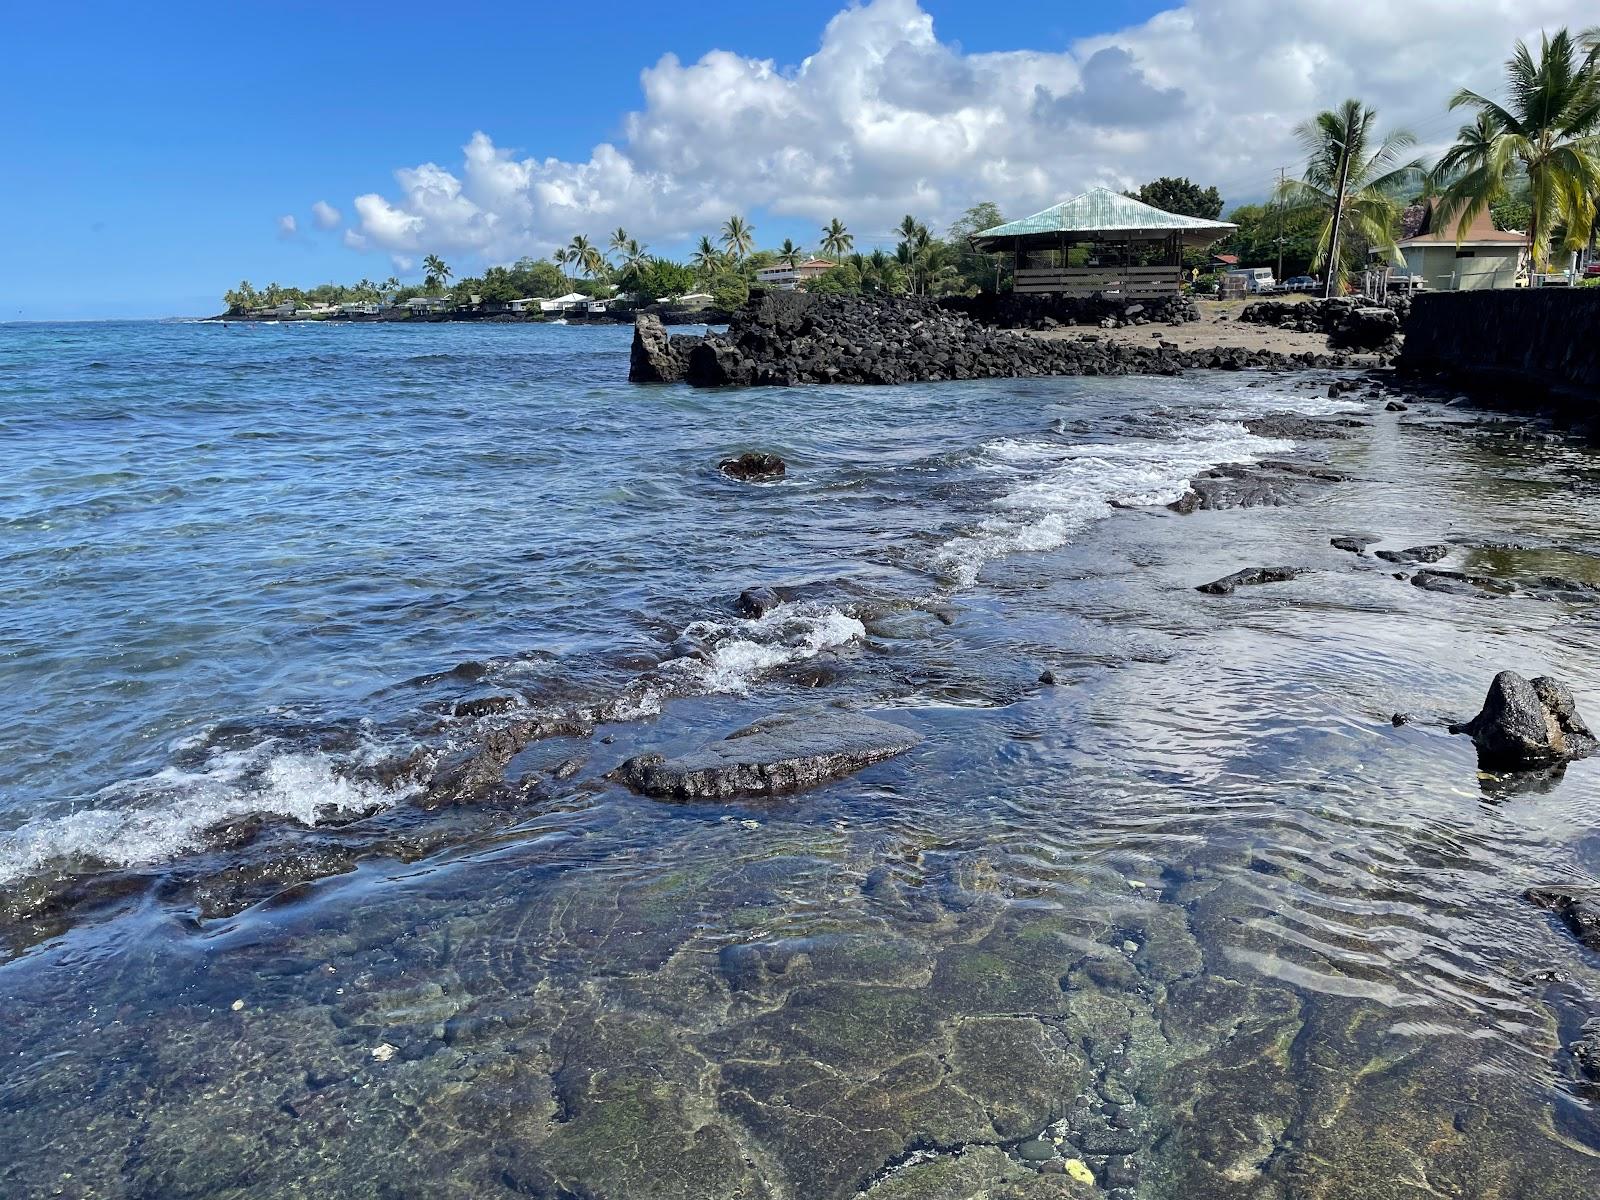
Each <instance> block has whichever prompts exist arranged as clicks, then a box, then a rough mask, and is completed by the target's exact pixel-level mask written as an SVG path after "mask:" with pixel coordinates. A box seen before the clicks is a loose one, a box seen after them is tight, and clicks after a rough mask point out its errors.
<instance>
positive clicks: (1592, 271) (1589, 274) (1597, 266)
mask: <svg viewBox="0 0 1600 1200" xmlns="http://www.w3.org/2000/svg"><path fill="white" fill-rule="evenodd" d="M1583 277H1584V278H1585V279H1600V262H1592V263H1590V264H1589V265H1588V266H1587V267H1585V268H1584V269H1583Z"/></svg>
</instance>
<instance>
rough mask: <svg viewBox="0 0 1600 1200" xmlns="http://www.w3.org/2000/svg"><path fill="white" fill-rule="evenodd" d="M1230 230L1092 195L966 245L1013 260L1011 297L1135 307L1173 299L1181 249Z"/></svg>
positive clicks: (1101, 193) (1116, 195) (1100, 192)
mask: <svg viewBox="0 0 1600 1200" xmlns="http://www.w3.org/2000/svg"><path fill="white" fill-rule="evenodd" d="M1236 228H1238V226H1236V225H1230V224H1228V223H1227V222H1226V221H1206V220H1202V219H1201V218H1199V217H1184V216H1179V215H1178V214H1177V213H1169V212H1164V211H1162V210H1161V209H1159V208H1156V207H1155V206H1153V205H1150V204H1145V203H1144V202H1142V201H1139V200H1135V199H1133V198H1132V197H1131V196H1124V195H1122V194H1121V193H1120V192H1113V191H1112V190H1111V189H1109V188H1092V189H1091V190H1089V191H1087V192H1084V193H1083V194H1082V195H1081V196H1074V197H1073V198H1072V199H1070V200H1063V201H1062V202H1061V203H1060V204H1056V205H1053V206H1052V207H1050V208H1047V209H1045V210H1044V211H1043V212H1036V213H1034V214H1033V216H1031V217H1023V218H1022V219H1021V220H1020V221H1007V222H1006V223H1005V224H1004V225H996V226H995V227H994V228H993V229H985V230H982V231H981V232H979V233H975V234H973V235H972V239H971V240H972V246H973V248H974V249H975V250H981V251H983V252H984V253H986V254H1010V255H1012V256H1013V262H1014V264H1015V268H1016V275H1015V283H1014V284H1013V289H1012V290H1013V291H1016V292H1019V293H1032V294H1035V295H1046V294H1052V293H1053V294H1055V295H1061V296H1093V295H1095V294H1096V293H1103V294H1105V295H1109V296H1122V297H1124V298H1125V299H1129V300H1134V299H1146V298H1150V297H1158V296H1176V295H1177V294H1178V292H1179V289H1180V284H1181V282H1182V279H1183V250H1184V247H1186V246H1188V247H1200V246H1209V245H1211V243H1212V242H1215V241H1216V240H1217V239H1218V238H1220V237H1223V236H1225V235H1226V234H1228V233H1229V232H1231V231H1232V230H1234V229H1236Z"/></svg>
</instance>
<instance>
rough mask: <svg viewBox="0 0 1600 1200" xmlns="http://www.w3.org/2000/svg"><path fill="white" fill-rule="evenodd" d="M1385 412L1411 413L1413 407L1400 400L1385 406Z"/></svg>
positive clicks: (1392, 401)
mask: <svg viewBox="0 0 1600 1200" xmlns="http://www.w3.org/2000/svg"><path fill="white" fill-rule="evenodd" d="M1383 408H1384V411H1385V412H1410V411H1411V406H1410V405H1409V404H1405V403H1403V402H1401V401H1399V400H1391V401H1389V403H1387V404H1385V405H1384V406H1383Z"/></svg>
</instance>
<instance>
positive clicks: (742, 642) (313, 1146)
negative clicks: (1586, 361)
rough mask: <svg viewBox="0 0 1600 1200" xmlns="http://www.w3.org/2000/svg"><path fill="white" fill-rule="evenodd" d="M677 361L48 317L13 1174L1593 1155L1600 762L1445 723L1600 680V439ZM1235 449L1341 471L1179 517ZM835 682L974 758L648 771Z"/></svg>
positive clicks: (1039, 1180) (1371, 410)
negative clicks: (639, 366)
mask: <svg viewBox="0 0 1600 1200" xmlns="http://www.w3.org/2000/svg"><path fill="white" fill-rule="evenodd" d="M630 336H631V331H630V330H627V329H582V328H530V327H520V326H513V327H490V328H479V327H472V326H430V327H427V328H421V329H414V330H413V329H406V328H404V327H403V326H395V327H389V326H384V327H353V328H342V329H341V328H318V327H315V326H310V325H298V326H295V325H286V326H260V327H257V328H254V329H249V330H245V329H238V328H232V327H226V328H225V327H221V326H216V325H206V326H196V325H152V324H129V325H121V326H31V327H18V326H8V327H0V441H3V442H4V444H5V447H6V451H7V454H6V461H7V469H6V471H5V472H4V473H3V475H0V533H3V536H0V684H3V686H4V694H5V696H6V697H7V720H6V721H5V722H4V723H3V725H0V749H3V750H4V753H3V754H0V901H3V903H4V904H6V905H10V908H8V909H7V911H9V912H10V913H11V914H12V917H13V919H11V920H9V922H7V923H0V944H3V948H4V951H5V958H4V961H3V962H0V1000H3V1003H0V1022H3V1024H4V1031H5V1034H6V1037H5V1045H6V1050H5V1052H4V1059H3V1063H4V1069H3V1071H0V1116H3V1120H0V1194H3V1195H6V1196H11V1195H17V1196H34V1195H40V1196H48V1195H58V1196H81V1197H90V1196H96V1197H100V1196H137V1197H158V1196H159V1197H202V1196H204V1197H224V1196H225V1197H235V1196H239V1197H242V1196H252V1197H253V1196H295V1195H348V1196H363V1197H368V1196H370V1197H385V1198H387V1197H402V1196H419V1197H420V1196H429V1197H435V1196H445V1197H448V1196H462V1197H467V1196H471V1197H484V1196H507V1197H511V1196H540V1197H548V1198H550V1200H557V1198H560V1200H568V1198H572V1197H584V1198H590V1197H596V1198H599V1197H606V1198H610V1197H616V1198H621V1197H628V1198H630V1200H632V1198H635V1197H642V1196H652V1197H684V1198H685V1200H687V1198H690V1197H694V1198H703V1197H743V1198H745V1200H753V1198H756V1197H766V1198H771V1200H790V1198H794V1200H798V1198H802V1197H803V1198H807V1200H810V1198H812V1197H822V1198H831V1197H840V1198H849V1197H856V1196H859V1195H865V1196H868V1197H874V1198H876V1200H882V1198H884V1197H892V1198H896V1200H909V1198H911V1197H951V1198H960V1197H971V1196H978V1195H988V1196H993V1197H1003V1196H1013V1197H1035V1196H1075V1195H1076V1196H1094V1195H1105V1196H1112V1197H1118V1198H1119V1200H1128V1198H1130V1197H1180V1196H1181V1197H1200V1196H1205V1197H1209V1196H1222V1197H1233V1196H1238V1197H1252V1198H1253V1197H1285V1198H1287V1197H1297V1198H1298V1197H1362V1198H1370V1197H1387V1196H1393V1197H1401V1196H1405V1197H1413V1196H1416V1195H1419V1194H1428V1193H1434V1194H1441V1195H1455V1196H1495V1197H1506V1198H1510V1197H1519V1198H1520V1197H1572V1196H1579V1195H1589V1194H1592V1193H1593V1192H1594V1191H1595V1190H1596V1187H1597V1186H1600V1116H1597V1110H1596V1105H1597V1102H1600V1086H1597V1084H1596V1083H1595V1082H1594V1081H1592V1080H1590V1079H1588V1078H1587V1077H1586V1075H1585V1074H1584V1068H1583V1060H1582V1059H1581V1057H1580V1056H1579V1055H1578V1054H1576V1053H1575V1052H1573V1051H1572V1050H1570V1049H1569V1046H1571V1045H1573V1044H1574V1043H1576V1042H1578V1040H1579V1039H1580V1038H1581V1037H1582V1036H1583V1031H1584V1026H1585V1023H1586V1022H1588V1021H1589V1020H1590V1019H1591V1018H1593V1017H1596V1016H1600V955H1597V953H1596V951H1594V950H1592V949H1589V948H1587V947H1585V946H1584V945H1583V944H1582V942H1580V941H1579V940H1578V939H1577V938H1576V937H1575V936H1574V935H1573V933H1572V931H1571V929H1569V928H1568V927H1567V926H1566V925H1565V924H1563V922H1562V920H1561V919H1560V918H1559V917H1558V916H1557V915H1556V914H1554V913H1552V912H1550V911H1546V910H1545V909H1542V908H1540V907H1538V906H1536V905H1534V904H1532V903H1530V902H1528V901H1527V900H1525V899H1524V898H1523V893H1524V891H1525V890H1527V889H1529V888H1537V887H1541V886H1545V885H1550V884H1556V883H1562V882H1574V881H1576V882H1585V881H1586V882H1589V883H1593V882H1594V881H1595V880H1596V878H1597V877H1600V761H1597V760H1595V759H1586V760H1581V761H1576V762H1572V763H1570V764H1561V765H1559V766H1557V767H1555V768H1553V769H1551V770H1549V771H1545V772H1540V773H1536V774H1534V775H1531V776H1529V775H1510V774H1508V775H1495V774H1485V773H1480V771H1479V762H1478V757H1477V752H1476V748H1475V747H1474V745H1473V744H1472V742H1471V741H1470V740H1469V739H1468V738H1466V737H1462V736H1452V735H1451V734H1450V732H1449V730H1448V726H1449V724H1450V723H1451V722H1454V721H1463V720H1466V719H1467V718H1469V717H1471V716H1472V715H1473V714H1474V713H1475V712H1476V711H1477V710H1478V708H1479V706H1480V705H1481V703H1482V701H1483V697H1484V692H1485V688H1486V687H1487V685H1488V683H1489V681H1490V680H1491V679H1492V678H1493V676H1494V675H1495V674H1496V673H1497V672H1499V671H1501V670H1506V669H1510V670H1516V671H1518V672H1519V673H1521V674H1522V675H1524V676H1526V677H1528V678H1529V679H1532V678H1534V677H1537V676H1541V675H1549V676H1552V677H1554V678H1557V679H1559V680H1561V681H1562V682H1563V683H1564V684H1566V685H1567V686H1568V687H1570V689H1571V690H1572V693H1573V695H1574V697H1575V699H1576V702H1577V705H1578V708H1579V710H1580V711H1582V712H1585V713H1586V714H1587V715H1588V716H1589V717H1590V719H1591V721H1592V719H1593V718H1594V717H1595V716H1596V715H1597V714H1600V652H1597V651H1596V648H1595V647H1596V644H1597V642H1596V637H1595V633H1596V630H1597V620H1596V616H1597V610H1596V608H1595V600H1596V599H1597V598H1600V591H1596V590H1595V585H1597V584H1600V557H1597V556H1600V533H1597V530H1596V524H1595V519H1594V513H1595V512H1596V501H1597V498H1600V457H1597V456H1596V454H1595V453H1594V452H1593V451H1591V450H1589V449H1587V448H1585V447H1582V446H1580V445H1577V444H1574V443H1570V442H1567V441H1564V440H1561V439H1559V438H1552V437H1550V436H1547V435H1545V434H1544V433H1542V432H1540V431H1537V430H1530V429H1529V428H1527V427H1524V426H1522V425H1513V424H1505V423H1499V422H1486V421H1484V420H1483V419H1481V418H1480V417H1479V416H1477V415H1474V414H1473V413H1472V412H1471V411H1470V410H1467V409H1465V408H1463V407H1460V406H1447V405H1444V404H1440V403H1437V402H1435V401H1433V400H1429V399H1427V398H1423V399H1421V400H1420V401H1418V402H1416V403H1413V404H1412V405H1411V407H1410V408H1409V410H1408V411H1405V412H1391V411H1387V410H1386V407H1385V400H1386V398H1387V397H1383V396H1380V397H1372V396H1369V395H1368V394H1367V393H1366V390H1365V387H1364V385H1363V386H1362V387H1359V388H1357V389H1355V390H1353V391H1345V392H1342V393H1341V394H1339V395H1336V396H1333V397H1330V396H1329V395H1328V392H1329V383H1330V381H1331V380H1332V379H1333V378H1334V377H1333V376H1330V375H1328V374H1327V373H1320V374H1316V375H1307V376H1297V375H1292V374H1283V375H1272V374H1261V373H1257V372H1230V373H1208V372H1195V373H1190V374H1188V375H1184V376H1181V377H1175V378H1136V377H1125V378H1114V379H1094V378H1067V379H1032V380H987V381H981V382H964V383H941V384H926V385H908V386H903V387H894V388H870V389H868V388H850V387H810V388H805V389H764V388H758V389H746V390H738V391H697V390H694V389H691V388H688V387H685V386H679V385H662V386H650V387H640V386H630V385H628V384H627V383H626V382H625V381H624V377H625V374H626V370H627V360H628V347H629V338H630ZM1409 402H1410V401H1408V403H1409ZM747 450H763V451H770V452H773V453H776V454H779V455H780V456H781V457H782V458H783V459H784V460H785V462H786V463H787V466H788V470H787V473H786V474H785V476H784V477H783V478H782V479H781V480H779V481H773V482H769V483H741V482H739V481H736V480H732V479H729V478H727V477H726V476H724V475H723V474H721V473H720V472H719V471H718V468H717V464H718V463H719V462H721V461H722V460H723V459H725V458H728V457H731V456H736V455H738V454H740V453H743V452H745V451H747ZM1268 464H1277V465H1268ZM1285 464H1286V465H1285ZM1222 467H1226V468H1228V470H1230V471H1233V472H1234V473H1235V476H1238V477H1241V478H1248V477H1249V473H1250V472H1251V471H1253V470H1257V469H1258V468H1259V469H1262V470H1265V471H1268V472H1276V473H1277V474H1278V475H1279V476H1281V477H1282V478H1283V479H1285V480H1289V481H1291V482H1292V483H1293V485H1294V486H1293V487H1292V488H1287V489H1286V490H1283V491H1281V492H1277V491H1273V490H1272V489H1261V488H1258V489H1255V490H1254V491H1251V490H1250V489H1248V488H1241V489H1237V490H1236V491H1235V492H1234V493H1230V494H1245V493H1246V492H1248V493H1249V494H1251V495H1254V496H1255V497H1256V498H1257V499H1261V498H1263V497H1267V496H1276V497H1277V501H1276V502H1267V503H1263V504H1260V505H1258V506H1255V507H1247V508H1237V507H1226V506H1223V507H1210V506H1204V505H1185V504H1183V503H1181V501H1182V499H1183V498H1184V497H1185V495H1186V494H1187V493H1188V492H1189V490H1190V488H1189V484H1190V481H1191V480H1192V479H1193V478H1194V477H1195V476H1196V475H1199V474H1202V473H1204V472H1206V471H1209V470H1211V469H1213V468H1222ZM1229 478H1230V479H1231V478H1233V477H1229ZM1224 481H1225V482H1226V480H1224ZM1218 494H1221V490H1220V489H1219V491H1218ZM1174 503H1178V507H1179V508H1180V509H1187V510H1189V511H1174V510H1173V509H1171V508H1169V507H1167V506H1168V505H1170V504H1174ZM1335 538H1340V539H1352V540H1351V541H1350V542H1348V543H1347V544H1349V545H1352V546H1354V547H1355V550H1353V551H1352V550H1344V549H1339V548H1337V547H1335V546H1333V545H1331V544H1330V542H1331V540H1332V539H1335ZM1367 539H1376V540H1375V541H1368V540H1367ZM1435 545H1442V546H1445V547H1447V548H1448V549H1447V553H1446V555H1445V556H1444V557H1443V558H1442V559H1441V560H1439V561H1437V562H1429V563H1427V564H1426V565H1422V566H1419V565H1413V564H1402V563H1395V562H1389V561H1386V560H1384V559H1382V558H1379V557H1377V555H1376V553H1375V551H1376V550H1405V549H1407V548H1410V547H1419V546H1435ZM1263 565H1272V566H1279V565H1281V566H1287V567H1292V568H1294V569H1295V572H1296V573H1295V575H1294V577H1293V578H1292V579H1286V580H1284V581H1280V582H1270V583H1263V584H1260V585H1259V586H1243V587H1239V588H1238V589H1237V590H1236V591H1235V592H1234V593H1232V594H1230V595H1205V594H1201V593H1198V592H1196V591H1195V589H1196V587H1198V586H1200V585H1203V584H1206V583H1208V582H1210V581H1212V580H1216V579H1219V578H1221V577H1224V576H1227V575H1229V574H1231V573H1233V572H1235V571H1239V570H1241V569H1246V568H1251V567H1259V566H1263ZM1551 580H1560V581H1564V583H1563V586H1561V587H1555V586H1553V585H1552V584H1551V583H1550V581H1551ZM1430 581H1432V582H1431V583H1430ZM1474 581H1477V582H1474ZM1444 584H1449V585H1451V586H1449V587H1446V586H1443V585H1444ZM759 587H766V588H771V589H773V591H774V592H775V593H776V595H777V597H778V599H779V601H780V602H779V603H777V604H776V606H774V607H764V611H763V612H762V614H761V615H759V616H750V615H744V614H743V613H742V612H741V610H740V607H739V605H738V597H739V595H740V593H741V592H742V591H745V590H746V589H751V588H759ZM1046 672H1048V674H1049V676H1050V678H1051V679H1052V680H1053V683H1042V682H1040V676H1041V674H1043V673H1046ZM819 706H820V707H823V708H829V707H834V708H839V709H842V710H845V711H848V712H850V713H852V714H859V715H862V716H866V717H870V718H874V719H877V720H881V721H885V722H888V723H890V724H892V725H895V726H899V727H903V728H906V729H908V730H910V731H912V732H913V733H915V734H916V735H919V737H920V740H919V741H917V742H916V744H915V745H913V746H911V748H909V749H907V750H905V751H904V752H903V753H898V754H896V755H894V756H893V757H889V758H886V759H884V760H882V761H877V762H873V763H872V764H870V765H867V766H866V767H864V769H862V770H860V771H859V772H856V773H854V774H850V775H848V776H846V777H844V778H841V779H835V780H831V781H827V782H824V783H822V784H820V785H819V786H816V787H814V788H810V789H808V790H804V791H799V792H795V793H792V794H784V795H780V796H756V797H736V798H731V799H721V800H690V801H666V800H659V799H652V798H650V797H647V796H644V795H641V794H638V793H636V792H635V791H633V790H632V789H630V788H628V787H627V786H625V785H624V783H622V782H621V781H619V780H618V779H617V778H615V777H614V775H613V773H614V772H615V771H616V769H617V768H618V766H619V765H620V764H622V763H623V762H625V761H627V760H628V759H630V758H632V757H634V756H636V755H642V754H652V753H659V754H661V755H663V756H664V757H665V758H666V759H668V760H671V759H675V758H678V757H681V756H683V755H685V754H689V753H691V752H693V751H694V750H695V749H696V748H697V747H702V746H705V745H707V744H715V743H717V742H718V741H719V739H722V738H723V737H725V736H726V735H727V734H729V733H730V732H733V731H735V730H739V729H743V728H746V727H748V726H750V725H752V724H754V723H756V722H758V721H760V720H762V719H763V718H767V717H772V716H775V715H778V714H785V713H793V712H796V711H806V710H812V709H816V708H818V707H819ZM1397 717H1401V718H1403V719H1398V720H1397V719H1396V718H1397ZM535 727H536V728H537V730H538V735H537V736H535V735H533V734H530V733H528V732H527V731H528V730H530V729H533V728H535ZM513 728H515V729H520V730H522V731H523V733H522V734H519V735H518V736H517V737H512V736H511V735H510V733H509V732H508V731H510V730H512V729H513ZM523 735H526V736H523ZM497 747H499V748H501V749H503V750H505V751H506V753H504V754H500V755H498V757H497V753H496V748H497ZM419 762H420V763H425V764H426V769H425V770H422V769H414V765H415V764H416V763H419ZM485 763H488V764H489V765H490V766H491V767H492V768H493V769H492V770H486V771H485V773H484V775H483V779H484V780H485V781H486V782H485V786H484V788H483V789H482V791H481V793H479V792H473V793H471V794H470V796H469V794H468V792H467V791H466V790H461V791H450V792H449V793H448V794H449V795H450V797H451V801H450V803H448V804H435V803H434V802H435V801H437V800H438V799H439V797H440V796H441V795H443V794H445V793H444V792H442V791H441V790H440V788H439V787H438V786H437V785H436V783H435V782H434V781H436V780H437V779H439V778H441V777H445V776H449V775H450V773H451V772H456V775H455V776H451V777H452V778H458V777H459V776H460V773H461V772H463V771H465V772H468V773H470V772H471V771H473V770H478V769H480V768H483V766H484V764H485ZM463 764H465V765H463ZM267 861H270V863H271V868H270V870H263V869H262V867H261V864H262V863H264V862H267ZM62 889H65V891H62ZM69 893H70V896H69V898H70V899H71V900H72V903H66V902H64V901H63V902H62V903H59V904H56V903H55V901H53V900H52V902H51V903H52V904H53V905H54V907H51V906H49V905H46V906H45V907H44V908H38V907H36V908H34V909H29V908H28V907H27V906H28V904H29V903H32V902H33V900H36V899H37V898H38V897H40V896H47V895H48V896H58V895H68V894H69ZM30 898H32V899H30ZM24 912H31V913H32V914H33V915H32V916H22V917H19V916H18V915H17V914H19V913H24ZM40 913H43V914H44V915H43V916H41V915H40Z"/></svg>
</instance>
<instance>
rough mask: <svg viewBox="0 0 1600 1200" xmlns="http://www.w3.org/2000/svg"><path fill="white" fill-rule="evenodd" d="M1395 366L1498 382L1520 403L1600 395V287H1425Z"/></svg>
mask: <svg viewBox="0 0 1600 1200" xmlns="http://www.w3.org/2000/svg"><path fill="white" fill-rule="evenodd" d="M1396 365H1397V366H1398V367H1399V368H1400V369H1401V370H1402V371H1405V372H1408V373H1412V374H1418V375H1430V374H1431V375H1440V376H1444V377H1446V378H1448V379H1450V380H1452V381H1454V382H1457V383H1462V384H1469V385H1471V384H1478V385H1483V386H1485V387H1495V388H1497V390H1498V391H1499V394H1500V395H1501V397H1502V398H1503V399H1505V400H1506V401H1508V402H1510V403H1512V404H1514V405H1517V404H1542V403H1544V402H1546V401H1547V400H1548V399H1550V398H1551V397H1556V398H1565V399H1568V400H1578V401H1592V400H1595V399H1600V288H1571V289H1569V288H1538V289H1533V290H1528V289H1523V288H1518V289H1509V288H1508V289H1504V290H1501V291H1489V292H1436V293H1424V294H1422V295H1419V296H1417V297H1416V298H1415V300H1413V301H1412V305H1411V313H1410V316H1409V317H1408V318H1407V319H1406V325H1405V349H1404V351H1403V352H1402V353H1401V355H1400V358H1399V359H1398V361H1397V363H1396ZM1507 383H1510V384H1514V385H1515V386H1514V387H1512V388H1510V389H1506V388H1503V387H1500V386H1499V385H1504V384H1507Z"/></svg>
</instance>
